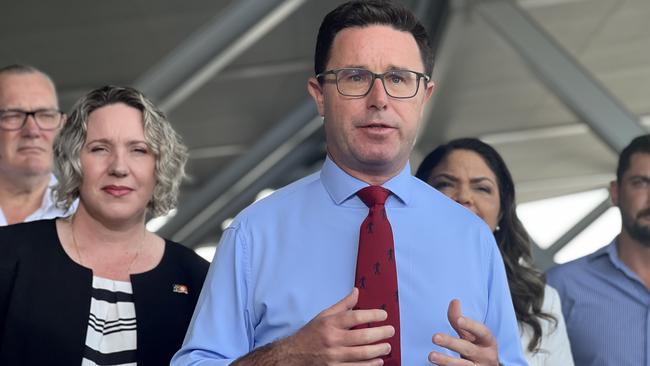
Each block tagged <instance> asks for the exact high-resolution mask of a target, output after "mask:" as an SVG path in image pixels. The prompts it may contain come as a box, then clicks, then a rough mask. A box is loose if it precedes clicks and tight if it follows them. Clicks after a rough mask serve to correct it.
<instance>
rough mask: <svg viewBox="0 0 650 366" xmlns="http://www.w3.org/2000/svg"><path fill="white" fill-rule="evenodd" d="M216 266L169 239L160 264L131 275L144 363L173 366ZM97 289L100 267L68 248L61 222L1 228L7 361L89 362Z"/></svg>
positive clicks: (0, 318)
mask: <svg viewBox="0 0 650 366" xmlns="http://www.w3.org/2000/svg"><path fill="white" fill-rule="evenodd" d="M208 266H209V264H208V262H207V261H205V260H204V259H202V258H201V257H199V256H198V255H196V254H195V253H194V252H193V251H191V250H190V249H188V248H186V247H184V246H182V245H180V244H177V243H174V242H172V241H168V240H167V241H166V242H165V253H164V255H163V257H162V260H161V262H160V264H159V265H158V266H157V267H156V268H154V269H152V270H151V271H148V272H145V273H141V274H137V275H131V283H132V286H133V301H134V303H135V313H136V318H137V324H138V333H137V334H138V335H137V342H138V349H137V359H138V365H139V366H147V365H151V366H161V365H168V364H169V361H170V360H171V358H172V356H173V355H174V353H175V352H176V351H177V350H178V349H179V348H180V347H181V344H182V343H183V338H184V336H185V331H186V330H187V326H188V325H189V322H190V320H191V318H192V313H193V311H194V306H195V305H196V302H197V300H198V296H199V292H200V291H201V287H202V285H203V281H204V279H205V275H206V273H207V270H208ZM174 285H185V286H187V289H188V294H183V293H180V292H178V291H176V292H175V291H174ZM91 288H92V271H91V270H89V269H88V268H85V267H82V266H80V265H79V264H77V263H75V262H74V261H73V260H72V259H71V258H70V257H68V255H67V254H66V253H65V251H64V250H63V247H62V246H61V243H60V241H59V239H58V236H57V232H56V226H55V221H54V220H42V221H35V222H31V223H25V224H18V225H11V226H6V227H1V228H0V365H12V366H14V365H15V366H18V365H79V364H81V358H82V354H83V350H84V344H85V340H86V329H87V326H88V315H89V312H90V296H91Z"/></svg>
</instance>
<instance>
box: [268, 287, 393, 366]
mask: <svg viewBox="0 0 650 366" xmlns="http://www.w3.org/2000/svg"><path fill="white" fill-rule="evenodd" d="M358 298H359V290H358V289H357V288H353V289H352V292H350V294H349V295H347V296H346V297H345V298H343V299H342V300H341V301H339V302H338V303H336V304H334V305H332V306H331V307H330V308H328V309H325V310H324V311H322V312H321V313H320V314H318V315H317V316H316V317H315V318H314V319H312V320H311V321H310V322H309V323H307V324H306V325H305V326H304V327H302V328H301V329H300V330H299V331H298V332H296V334H294V335H292V336H290V337H287V338H286V339H284V340H282V341H280V344H278V346H280V347H281V348H282V349H283V351H284V352H283V353H285V352H286V354H287V355H290V357H288V359H289V360H297V361H298V362H297V363H293V362H290V364H291V365H294V364H295V365H298V364H300V365H358V366H361V365H363V366H374V365H377V366H379V365H382V364H383V361H382V359H381V358H380V357H381V356H384V355H387V354H388V353H389V352H390V345H389V344H388V343H377V344H375V343H376V342H379V341H382V340H384V339H387V338H390V337H392V336H393V335H394V334H395V329H394V328H393V327H392V326H390V325H384V326H380V327H371V328H366V327H363V328H361V329H351V328H353V327H355V326H358V325H362V324H368V323H374V322H380V321H384V320H386V316H387V314H386V312H385V311H384V310H380V309H373V310H352V309H353V308H354V306H355V305H356V304H357V300H358Z"/></svg>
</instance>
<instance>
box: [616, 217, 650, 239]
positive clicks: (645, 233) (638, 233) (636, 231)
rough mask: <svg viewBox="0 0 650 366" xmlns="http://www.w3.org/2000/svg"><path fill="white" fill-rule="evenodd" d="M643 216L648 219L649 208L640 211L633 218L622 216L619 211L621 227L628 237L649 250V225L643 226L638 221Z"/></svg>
mask: <svg viewBox="0 0 650 366" xmlns="http://www.w3.org/2000/svg"><path fill="white" fill-rule="evenodd" d="M644 216H646V217H650V208H647V209H644V210H641V211H640V212H639V213H638V214H636V217H635V218H633V217H630V215H626V214H624V213H623V211H622V210H621V219H622V221H623V227H624V228H625V230H626V231H627V233H628V234H629V235H630V237H632V239H634V240H636V241H638V242H639V243H641V244H643V245H644V246H645V247H649V248H650V225H643V224H641V221H640V220H641V218H642V217H644Z"/></svg>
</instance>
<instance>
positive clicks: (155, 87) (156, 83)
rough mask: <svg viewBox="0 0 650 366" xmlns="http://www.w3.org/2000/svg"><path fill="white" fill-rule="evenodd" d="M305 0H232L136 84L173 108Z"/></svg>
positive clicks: (166, 108)
mask: <svg viewBox="0 0 650 366" xmlns="http://www.w3.org/2000/svg"><path fill="white" fill-rule="evenodd" d="M305 1H306V0H237V1H232V2H230V5H229V6H228V7H227V8H225V9H224V10H223V11H222V12H221V13H219V14H218V15H217V16H216V17H215V18H214V19H213V20H212V21H211V22H209V23H207V24H206V25H204V26H203V27H201V28H200V29H199V30H197V31H196V32H195V33H194V34H192V35H191V36H190V37H189V38H188V39H187V40H186V41H185V42H183V43H182V44H180V45H179V46H178V47H176V48H175V49H174V50H173V51H172V52H171V53H170V54H169V55H167V56H166V57H165V58H163V59H162V60H161V61H160V62H158V63H157V64H155V65H154V66H153V67H151V68H150V69H149V70H148V71H147V72H146V73H144V74H143V75H142V76H141V77H140V78H139V79H138V80H136V81H135V83H134V85H135V87H136V88H138V89H140V90H142V92H143V93H145V94H146V95H148V96H149V97H150V98H152V99H153V100H155V101H156V102H157V104H158V106H159V107H160V108H161V109H162V110H164V111H166V112H169V111H171V110H173V109H174V108H175V107H176V106H178V105H179V104H180V103H182V102H183V101H184V100H185V99H186V98H187V97H189V96H190V95H192V93H194V92H195V91H196V90H197V89H199V88H200V87H201V86H203V85H204V84H205V83H206V82H207V81H208V80H210V79H211V78H212V77H213V76H214V75H215V74H217V73H218V72H219V71H221V70H222V69H223V68H224V67H226V66H227V65H228V64H230V63H231V62H232V61H233V60H234V59H235V58H236V57H238V56H239V55H241V54H242V53H243V52H244V51H245V50H246V49H248V48H249V47H250V46H251V45H253V44H254V43H255V42H257V41H258V40H259V39H260V38H261V37H263V36H264V35H266V34H267V33H268V32H269V31H270V29H272V28H273V27H275V26H276V25H277V24H279V23H280V22H282V21H283V20H284V19H285V18H286V17H287V16H289V14H291V13H292V12H293V11H294V10H295V9H297V8H298V7H299V6H300V5H302V4H303V3H304V2H305Z"/></svg>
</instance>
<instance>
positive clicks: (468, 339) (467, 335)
mask: <svg viewBox="0 0 650 366" xmlns="http://www.w3.org/2000/svg"><path fill="white" fill-rule="evenodd" d="M447 318H448V319H449V324H451V326H452V328H454V330H455V331H456V332H457V333H458V335H459V337H453V336H450V335H447V334H441V333H436V334H434V335H433V343H435V344H437V345H439V346H441V347H445V348H447V349H449V350H452V351H454V352H456V353H458V354H460V355H461V357H462V359H458V358H454V357H450V356H447V355H443V354H441V353H438V352H431V353H429V361H431V363H433V364H435V365H439V366H463V365H465V366H475V365H478V366H498V365H499V355H498V348H497V342H496V339H495V338H494V336H493V335H492V333H491V332H490V330H489V329H488V328H487V327H486V326H485V325H484V324H482V323H479V322H477V321H474V320H472V319H469V318H467V317H464V316H463V314H462V312H461V309H460V301H458V300H457V299H454V300H452V301H451V302H450V303H449V309H448V310H447Z"/></svg>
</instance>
